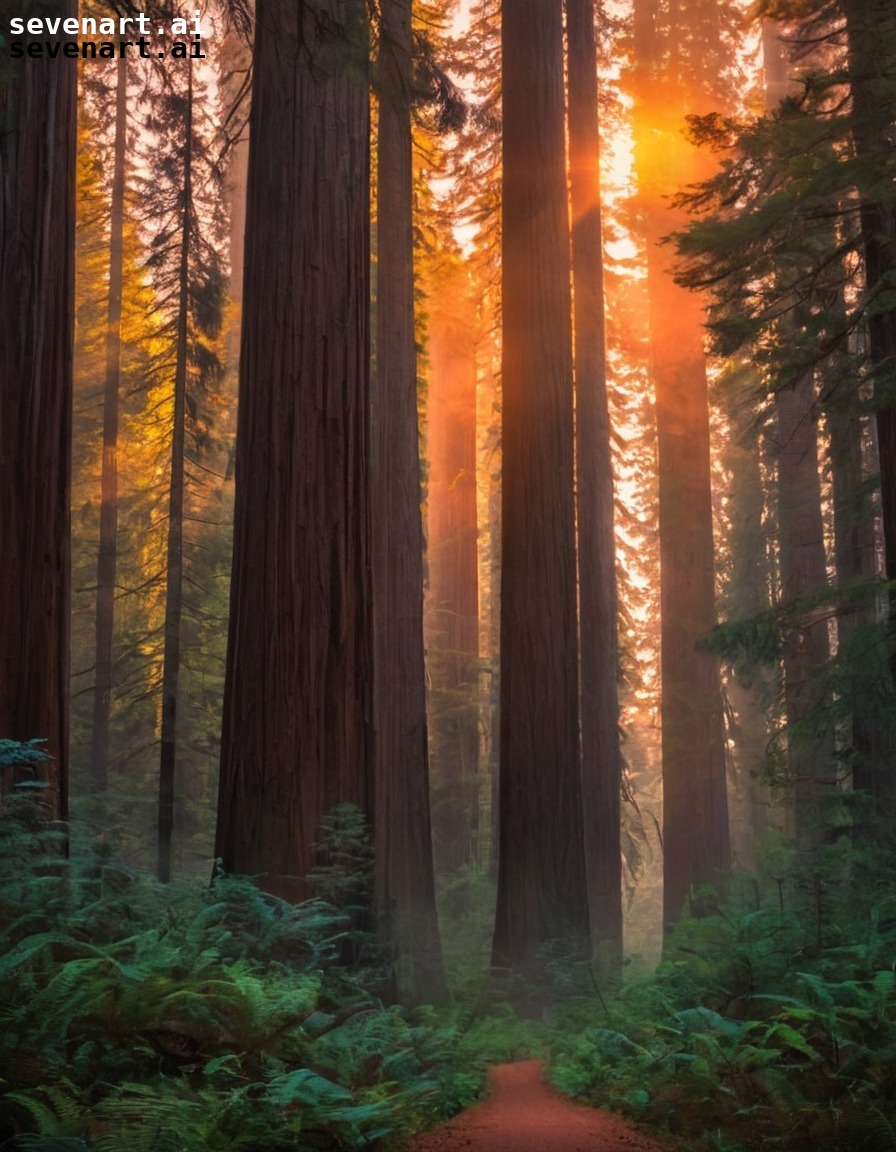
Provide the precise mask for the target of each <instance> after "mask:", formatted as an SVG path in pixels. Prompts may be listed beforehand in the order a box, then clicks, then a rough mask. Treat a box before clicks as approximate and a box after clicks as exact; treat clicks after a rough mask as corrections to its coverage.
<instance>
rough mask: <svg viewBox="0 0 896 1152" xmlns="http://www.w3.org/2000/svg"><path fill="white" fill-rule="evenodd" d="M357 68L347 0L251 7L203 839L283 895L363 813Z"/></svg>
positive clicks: (364, 217)
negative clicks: (227, 538) (220, 676)
mask: <svg viewBox="0 0 896 1152" xmlns="http://www.w3.org/2000/svg"><path fill="white" fill-rule="evenodd" d="M366 61H367V34H366V17H365V11H364V5H363V3H361V0H321V2H320V3H310V2H299V3H297V2H296V0H259V3H258V5H257V12H256V39H255V64H254V69H255V71H254V76H255V91H254V97H253V104H252V112H251V120H250V144H249V152H250V156H249V183H248V193H247V220H246V244H245V280H244V303H243V316H244V325H243V338H242V361H241V365H240V408H239V417H238V430H237V453H236V497H235V500H236V505H235V524H234V562H233V581H232V591H231V624H230V634H229V640H228V654H227V670H226V681H225V699H224V719H223V736H222V756H221V782H220V788H219V804H218V833H217V848H216V851H217V854H218V855H219V856H220V858H221V860H222V862H223V865H224V867H225V868H226V869H227V870H229V871H231V872H239V873H244V874H249V875H253V876H257V877H259V879H260V882H261V883H262V884H263V885H264V887H265V888H267V889H268V890H269V891H271V892H274V893H276V894H278V895H280V896H283V897H286V898H288V899H296V898H302V897H304V896H306V895H307V894H308V887H307V884H306V881H305V877H306V875H307V873H308V871H309V869H310V868H311V866H312V864H313V862H314V858H315V852H314V845H315V841H316V839H317V836H318V827H319V824H320V820H321V817H322V816H323V815H324V813H326V812H327V811H328V810H329V809H331V808H332V807H333V806H335V805H337V804H340V803H352V804H356V805H357V806H358V807H359V808H361V809H362V811H364V812H365V813H366V814H367V815H368V817H370V816H371V815H372V807H373V797H372V795H371V790H370V785H369V781H370V779H371V772H372V768H371V727H370V725H371V684H372V652H371V645H372V637H371V621H370V610H369V602H370V586H369V561H370V555H369V530H368V522H367V519H368V491H367V480H368V475H367V474H368V440H369V427H368V423H369V421H368V404H369V367H368V357H369V338H368V310H369V207H370V204H369V174H368V153H369V137H368V133H369V113H368V86H367V76H366V72H367V67H366Z"/></svg>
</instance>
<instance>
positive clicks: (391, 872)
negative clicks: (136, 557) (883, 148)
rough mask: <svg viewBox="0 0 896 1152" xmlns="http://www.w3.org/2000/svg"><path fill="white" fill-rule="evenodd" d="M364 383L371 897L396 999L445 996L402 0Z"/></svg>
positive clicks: (383, 104) (396, 1)
mask: <svg viewBox="0 0 896 1152" xmlns="http://www.w3.org/2000/svg"><path fill="white" fill-rule="evenodd" d="M381 21H382V22H381V32H380V48H379V56H378V65H379V66H378V82H379V83H378V91H379V110H378V136H377V143H378V151H377V157H378V172H377V312H376V316H377V340H376V373H375V376H374V382H373V388H372V405H371V409H372V440H371V478H370V485H371V494H372V502H371V512H372V515H371V540H372V562H373V563H372V573H373V605H374V667H375V670H376V671H375V678H374V696H373V700H374V712H373V715H374V732H375V749H376V787H375V793H376V806H375V819H374V837H375V848H376V881H377V904H378V908H379V912H380V922H381V925H382V926H383V929H384V935H385V941H386V944H387V947H388V949H389V954H390V956H391V960H392V972H393V981H394V985H395V991H396V992H397V993H398V994H399V996H400V997H401V999H402V1000H403V1001H404V1002H409V1001H410V1002H414V1001H421V1000H430V1001H431V1000H433V999H435V998H438V997H440V996H441V995H442V994H443V993H444V979H443V975H442V961H441V950H440V945H439V931H438V923H437V920H436V910H435V887H434V880H433V865H432V833H431V828H430V812H429V776H428V771H429V759H428V748H427V728H426V670H425V667H424V657H423V530H422V523H421V514H420V501H421V489H420V458H419V448H418V445H419V430H418V426H417V356H416V341H415V332H414V236H413V221H412V211H413V195H412V191H413V189H412V171H411V110H410V93H411V8H410V0H383V4H382V7H381Z"/></svg>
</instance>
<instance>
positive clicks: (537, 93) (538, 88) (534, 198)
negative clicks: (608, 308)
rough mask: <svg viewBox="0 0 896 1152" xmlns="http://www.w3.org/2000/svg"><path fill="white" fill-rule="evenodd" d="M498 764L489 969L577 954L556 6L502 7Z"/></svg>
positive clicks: (540, 0) (563, 188)
mask: <svg viewBox="0 0 896 1152" xmlns="http://www.w3.org/2000/svg"><path fill="white" fill-rule="evenodd" d="M501 35H502V60H503V63H502V85H503V107H504V113H503V144H502V148H503V204H502V246H503V247H502V307H503V352H502V387H503V419H502V436H503V441H502V444H503V448H502V452H503V478H502V513H501V515H502V529H501V552H502V558H501V761H500V782H499V788H500V792H499V848H498V903H497V911H496V920H495V935H494V947H493V963H494V965H495V966H496V967H498V968H502V967H510V968H514V969H517V970H520V971H522V972H524V973H530V974H532V975H534V976H536V977H537V976H538V967H539V960H538V957H539V953H540V952H542V950H543V949H544V948H545V946H547V945H550V944H551V943H552V942H554V941H558V940H563V941H564V944H565V945H566V946H568V945H569V944H570V943H572V945H573V947H574V948H577V947H580V946H581V947H586V946H587V940H588V932H589V929H588V897H587V891H586V877H585V852H584V845H583V822H582V789H581V777H580V765H579V698H578V696H579V678H578V637H577V617H576V611H577V605H576V541H575V507H574V483H573V477H574V452H573V372H572V351H571V349H572V332H571V319H570V315H571V299H570V283H569V281H570V275H569V252H570V248H569V219H568V207H567V180H566V154H565V142H564V129H565V125H564V118H565V101H564V76H563V13H562V3H561V0H546V2H545V0H505V3H504V5H503V9H502V33H501Z"/></svg>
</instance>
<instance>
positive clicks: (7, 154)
mask: <svg viewBox="0 0 896 1152" xmlns="http://www.w3.org/2000/svg"><path fill="white" fill-rule="evenodd" d="M23 9H24V10H23V12H22V15H23V16H25V17H27V16H28V15H29V9H31V10H32V11H33V9H32V8H31V5H29V4H27V3H26V4H25V5H23ZM7 11H8V9H7ZM54 11H55V13H56V14H58V15H59V16H62V17H68V16H71V15H73V14H74V5H73V4H72V3H69V2H64V3H59V4H58V5H56V6H55V9H54ZM76 79H77V77H76V68H75V62H74V61H73V60H68V59H65V60H50V59H47V58H41V59H30V58H29V59H25V60H21V61H19V60H12V59H10V58H8V57H7V58H6V59H5V60H4V64H3V69H2V71H0V299H2V301H3V307H2V308H0V539H2V541H3V543H2V547H0V735H2V736H4V737H7V738H10V739H15V740H30V739H33V738H36V737H41V738H44V739H46V742H47V743H46V750H47V752H48V753H49V754H50V755H51V757H52V760H50V761H48V762H47V763H46V766H45V767H44V769H43V770H42V773H41V775H42V779H43V780H44V781H45V782H46V784H47V785H48V790H47V797H46V803H47V809H48V811H49V812H50V814H51V815H52V816H54V817H56V818H61V819H64V818H65V817H66V815H67V813H68V690H69V601H70V560H69V539H70V531H69V491H70V468H71V465H70V461H71V446H70V439H71V396H72V331H73V322H74V211H75V183H74V173H75V148H76V135H75V132H76V116H75V99H76Z"/></svg>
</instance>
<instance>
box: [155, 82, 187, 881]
mask: <svg viewBox="0 0 896 1152" xmlns="http://www.w3.org/2000/svg"><path fill="white" fill-rule="evenodd" d="M193 129H194V125H193V66H192V64H191V63H190V62H189V61H188V62H187V91H186V93H185V99H184V159H183V165H184V166H183V178H184V187H183V212H182V216H181V226H180V241H179V243H180V267H179V269H178V276H177V348H176V350H175V359H174V410H173V417H172V428H171V468H170V472H169V476H170V481H169V486H168V540H167V549H166V559H165V626H164V647H163V652H162V724H161V731H160V733H159V816H158V877H159V880H161V881H162V883H163V884H166V883H167V882H168V881H169V880H170V879H171V867H172V839H173V836H174V804H175V798H174V793H175V779H176V770H177V700H178V684H179V682H180V650H181V621H182V619H183V587H184V494H185V478H184V464H185V459H184V454H185V451H186V420H187V354H188V350H187V337H188V329H189V308H190V303H189V293H190V244H191V233H192V230H193V227H194V221H193Z"/></svg>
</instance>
